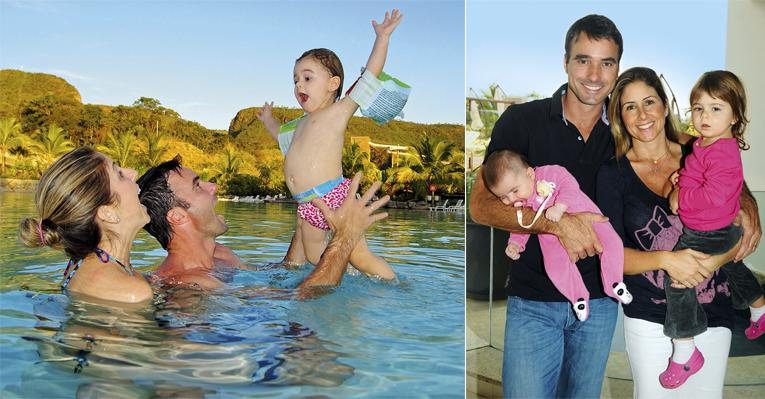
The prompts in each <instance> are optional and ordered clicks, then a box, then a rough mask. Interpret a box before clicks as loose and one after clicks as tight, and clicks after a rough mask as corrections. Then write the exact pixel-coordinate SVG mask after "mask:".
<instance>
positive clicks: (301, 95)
mask: <svg viewBox="0 0 765 399" xmlns="http://www.w3.org/2000/svg"><path fill="white" fill-rule="evenodd" d="M298 100H299V101H300V103H301V104H302V103H304V102H306V101H308V94H304V93H298Z"/></svg>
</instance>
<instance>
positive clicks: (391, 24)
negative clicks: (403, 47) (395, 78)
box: [366, 9, 403, 76]
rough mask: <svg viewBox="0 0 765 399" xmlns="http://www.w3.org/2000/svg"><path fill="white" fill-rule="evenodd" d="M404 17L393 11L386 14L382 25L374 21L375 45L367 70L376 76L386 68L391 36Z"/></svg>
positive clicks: (395, 10)
mask: <svg viewBox="0 0 765 399" xmlns="http://www.w3.org/2000/svg"><path fill="white" fill-rule="evenodd" d="M401 18H403V15H402V14H401V13H400V12H399V11H398V10H397V9H393V11H392V12H390V13H389V12H387V11H386V12H385V19H383V21H382V22H381V23H379V24H378V23H377V21H375V20H372V27H373V28H374V30H375V35H376V37H375V44H374V45H373V46H372V53H371V54H369V59H368V60H367V66H366V68H367V69H368V70H369V72H372V73H373V74H374V75H375V76H378V75H380V72H382V70H383V66H385V59H386V58H387V57H388V43H389V42H390V35H391V34H392V33H393V31H394V30H396V27H397V26H398V24H400V23H401Z"/></svg>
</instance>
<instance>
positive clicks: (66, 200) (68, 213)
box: [19, 147, 153, 302]
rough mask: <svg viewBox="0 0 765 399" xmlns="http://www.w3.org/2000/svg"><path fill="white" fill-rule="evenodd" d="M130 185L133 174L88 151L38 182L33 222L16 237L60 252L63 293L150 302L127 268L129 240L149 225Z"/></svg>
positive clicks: (146, 288)
mask: <svg viewBox="0 0 765 399" xmlns="http://www.w3.org/2000/svg"><path fill="white" fill-rule="evenodd" d="M135 179H136V171H135V170H133V169H127V168H122V167H120V166H119V165H117V164H115V163H114V162H113V161H112V160H111V159H109V157H107V156H105V155H104V154H101V153H99V152H97V151H95V150H93V149H92V148H89V147H80V148H77V149H75V150H73V151H71V152H69V153H67V154H66V155H64V156H62V157H61V158H59V159H58V160H56V161H55V162H54V163H53V164H52V165H51V166H50V167H49V168H48V169H47V170H46V171H45V173H43V175H42V176H41V177H40V181H39V183H38V184H37V189H36V191H35V205H36V207H37V212H38V216H37V217H35V218H26V219H24V220H22V221H21V224H20V229H19V237H20V239H21V241H22V242H23V243H24V245H26V246H28V247H40V246H48V247H53V248H61V249H63V250H64V252H65V253H66V254H67V255H68V256H69V258H70V260H69V263H68V264H67V266H66V270H65V271H64V280H63V281H62V283H61V288H62V289H63V290H66V291H69V292H75V293H80V294H85V295H88V296H91V297H95V298H99V299H106V300H111V301H118V302H143V301H147V300H149V299H151V298H152V295H153V293H152V289H151V287H150V285H149V283H148V282H147V281H146V279H145V278H144V277H143V276H142V275H141V274H140V273H136V272H135V271H134V270H133V267H132V266H131V265H130V249H131V247H132V245H133V240H134V239H135V236H136V234H138V230H140V229H141V228H142V227H143V226H144V225H145V224H146V223H147V222H148V221H149V216H148V214H147V213H146V208H145V207H144V206H143V205H141V203H140V202H139V201H138V192H139V188H138V185H137V184H136V183H135Z"/></svg>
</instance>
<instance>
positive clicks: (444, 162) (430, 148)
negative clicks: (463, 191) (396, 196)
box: [385, 135, 465, 198]
mask: <svg viewBox="0 0 765 399" xmlns="http://www.w3.org/2000/svg"><path fill="white" fill-rule="evenodd" d="M461 160H464V153H463V152H462V151H461V150H460V149H459V148H458V147H457V146H456V145H455V144H452V143H447V142H445V141H435V140H433V139H431V138H430V137H428V136H427V135H423V136H422V139H421V140H420V142H419V143H417V144H415V145H413V146H411V147H410V148H409V150H407V152H405V153H402V154H400V160H399V161H398V162H397V164H396V165H394V166H393V167H392V168H390V169H388V171H387V179H386V181H385V183H386V185H388V187H389V188H390V191H391V192H394V193H395V192H396V191H400V190H404V191H408V192H411V193H413V194H414V197H415V198H422V197H424V196H425V195H427V193H428V186H429V185H430V184H435V185H436V187H439V188H440V189H441V190H442V191H447V192H448V191H450V190H454V188H455V187H459V188H461V187H462V186H464V181H465V165H464V163H463V162H462V161H461Z"/></svg>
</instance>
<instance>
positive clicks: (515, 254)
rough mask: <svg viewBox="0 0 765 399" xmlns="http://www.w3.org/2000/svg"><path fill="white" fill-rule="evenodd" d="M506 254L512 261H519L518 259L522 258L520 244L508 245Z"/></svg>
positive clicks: (512, 243)
mask: <svg viewBox="0 0 765 399" xmlns="http://www.w3.org/2000/svg"><path fill="white" fill-rule="evenodd" d="M505 254H506V255H507V256H508V257H509V258H510V259H512V260H518V258H520V257H521V247H519V246H518V244H516V243H514V242H511V243H509V244H507V248H505Z"/></svg>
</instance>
